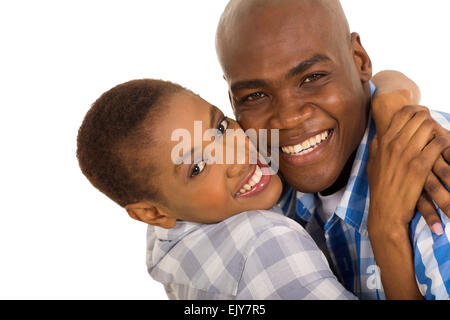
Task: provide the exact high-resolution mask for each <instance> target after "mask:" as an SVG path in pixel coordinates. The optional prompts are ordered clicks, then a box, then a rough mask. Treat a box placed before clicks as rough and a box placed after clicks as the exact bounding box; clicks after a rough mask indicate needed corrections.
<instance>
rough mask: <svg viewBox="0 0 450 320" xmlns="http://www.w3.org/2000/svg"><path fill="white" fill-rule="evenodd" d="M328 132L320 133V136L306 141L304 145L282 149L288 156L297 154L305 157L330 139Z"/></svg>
mask: <svg viewBox="0 0 450 320" xmlns="http://www.w3.org/2000/svg"><path fill="white" fill-rule="evenodd" d="M328 135H329V134H328V131H324V132H322V133H319V134H318V135H316V136H314V137H311V138H309V139H306V140H305V141H303V142H302V143H299V144H297V145H295V146H289V147H282V148H281V150H282V151H283V152H284V153H287V154H295V155H304V154H308V153H310V152H312V151H313V150H314V149H315V148H317V147H318V146H319V145H320V144H321V143H322V142H323V141H325V140H327V138H328Z"/></svg>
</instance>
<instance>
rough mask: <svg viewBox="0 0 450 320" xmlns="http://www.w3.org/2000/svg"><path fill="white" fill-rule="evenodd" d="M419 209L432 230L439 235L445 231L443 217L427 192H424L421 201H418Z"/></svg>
mask: <svg viewBox="0 0 450 320" xmlns="http://www.w3.org/2000/svg"><path fill="white" fill-rule="evenodd" d="M417 210H419V212H420V214H421V215H422V217H423V218H424V219H425V222H426V223H427V225H428V227H429V228H430V229H431V231H432V232H433V233H435V234H437V235H441V234H442V232H443V229H442V224H441V219H440V218H439V214H438V213H437V211H436V208H435V207H434V204H433V202H432V201H431V199H430V197H429V196H428V195H427V194H426V193H425V192H424V193H422V195H421V196H420V198H419V202H417Z"/></svg>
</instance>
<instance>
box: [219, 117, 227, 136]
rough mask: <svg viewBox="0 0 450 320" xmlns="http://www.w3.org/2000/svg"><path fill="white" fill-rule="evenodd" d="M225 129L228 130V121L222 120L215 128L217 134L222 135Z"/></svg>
mask: <svg viewBox="0 0 450 320" xmlns="http://www.w3.org/2000/svg"><path fill="white" fill-rule="evenodd" d="M227 129H228V120H227V119H224V120H223V121H222V122H221V123H220V124H219V126H218V127H217V133H218V134H224V133H225V131H227Z"/></svg>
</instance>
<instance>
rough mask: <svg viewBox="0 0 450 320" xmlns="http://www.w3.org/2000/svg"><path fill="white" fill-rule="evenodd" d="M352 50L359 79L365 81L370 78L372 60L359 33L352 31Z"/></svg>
mask: <svg viewBox="0 0 450 320" xmlns="http://www.w3.org/2000/svg"><path fill="white" fill-rule="evenodd" d="M351 37H352V52H353V60H354V61H355V64H356V67H357V69H358V72H359V75H360V77H361V81H363V82H367V81H369V80H370V79H372V61H371V60H370V57H369V55H368V54H367V52H366V50H365V49H364V48H363V46H362V44H361V39H360V37H359V34H357V33H356V32H353V33H352V35H351Z"/></svg>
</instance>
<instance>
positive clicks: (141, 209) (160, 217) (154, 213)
mask: <svg viewBox="0 0 450 320" xmlns="http://www.w3.org/2000/svg"><path fill="white" fill-rule="evenodd" d="M125 210H127V213H128V215H129V216H130V218H132V219H134V220H137V221H141V222H144V223H147V224H150V225H152V226H158V227H162V228H165V229H171V228H173V227H175V225H176V222H177V219H176V218H174V217H172V216H171V215H170V214H168V213H166V212H164V211H163V210H161V209H160V208H158V207H157V206H155V205H154V204H152V203H150V202H146V201H142V202H137V203H133V204H128V205H126V206H125Z"/></svg>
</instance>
